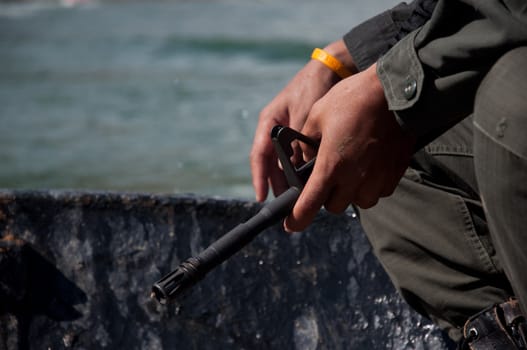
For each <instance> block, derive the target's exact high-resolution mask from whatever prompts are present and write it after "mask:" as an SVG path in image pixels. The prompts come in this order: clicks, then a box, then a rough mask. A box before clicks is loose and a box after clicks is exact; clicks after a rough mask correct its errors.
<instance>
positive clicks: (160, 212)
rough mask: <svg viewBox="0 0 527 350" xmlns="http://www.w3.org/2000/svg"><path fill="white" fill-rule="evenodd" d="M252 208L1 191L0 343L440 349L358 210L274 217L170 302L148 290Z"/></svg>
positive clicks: (438, 336)
mask: <svg viewBox="0 0 527 350" xmlns="http://www.w3.org/2000/svg"><path fill="white" fill-rule="evenodd" d="M257 209H258V204H255V203H249V202H241V201H235V200H218V199H207V198H198V197H192V196H186V197H182V196H149V195H137V194H109V193H77V192H13V191H3V192H0V236H1V237H3V238H4V239H3V241H2V243H1V244H0V313H1V315H0V322H1V323H0V349H5V348H7V349H18V348H20V349H25V348H29V349H47V348H50V349H63V348H66V349H69V348H72V349H98V348H110V349H302V350H304V349H308V350H309V349H443V348H445V347H447V344H446V342H445V340H444V337H443V335H442V333H441V332H440V331H438V330H437V329H436V328H435V327H434V326H432V325H430V324H429V323H428V322H427V321H425V320H423V319H422V318H421V317H420V316H418V315H416V314H415V313H414V312H413V311H411V310H409V308H408V307H407V306H406V304H404V302H402V301H401V300H400V298H399V297H398V296H397V295H396V294H395V292H394V290H393V288H392V286H391V284H390V283H389V280H388V278H387V277H386V275H385V274H384V272H383V271H382V270H381V268H380V266H379V264H378V263H377V261H376V259H375V258H374V257H373V255H372V253H371V251H370V246H369V244H368V242H367V240H366V238H365V237H364V235H363V234H362V231H361V229H360V226H359V224H358V222H357V220H356V218H355V217H354V215H353V214H352V212H348V213H346V215H342V216H338V217H337V216H332V215H329V214H327V213H321V214H320V215H319V216H318V217H317V219H316V222H315V224H314V225H312V226H311V227H310V229H308V230H307V231H306V232H304V233H301V234H295V235H287V234H285V233H283V231H282V230H281V228H280V225H277V226H275V227H272V228H270V229H268V230H267V231H265V232H264V233H262V234H261V235H260V236H259V237H257V239H256V240H255V241H253V242H252V243H251V244H250V245H248V246H247V247H246V248H244V249H243V250H242V251H241V252H239V253H237V254H236V255H235V256H233V257H232V258H231V259H230V260H228V261H227V262H226V263H224V264H223V265H221V266H220V267H219V268H218V269H216V270H214V271H213V272H211V273H210V274H209V275H208V276H207V277H206V278H205V280H203V281H202V282H201V283H200V284H198V285H197V286H196V287H194V288H193V289H192V290H191V293H190V294H188V295H187V296H186V297H185V298H184V299H183V300H181V301H180V302H179V303H178V304H177V305H170V306H168V307H162V306H160V305H158V304H157V303H156V302H154V301H152V300H151V299H150V298H149V293H150V288H151V285H152V283H153V282H154V281H156V280H157V279H159V278H160V277H161V276H162V275H164V274H165V273H167V272H169V271H170V270H171V269H173V268H174V267H176V266H177V265H178V263H179V262H181V261H182V260H184V259H186V258H188V257H189V256H192V255H195V254H197V253H198V252H199V251H201V250H202V249H204V248H205V247H206V246H207V245H209V244H210V243H211V242H213V241H214V240H215V239H217V238H218V237H219V236H220V235H221V234H223V233H225V232H227V231H228V230H229V229H231V228H232V227H234V226H235V225H237V224H238V223H240V222H241V221H245V220H247V219H248V218H249V217H250V216H251V215H252V214H253V213H255V212H256V210H257ZM24 242H28V243H24ZM13 271H16V274H14V273H11V272H13Z"/></svg>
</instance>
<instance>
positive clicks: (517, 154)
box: [474, 121, 527, 161]
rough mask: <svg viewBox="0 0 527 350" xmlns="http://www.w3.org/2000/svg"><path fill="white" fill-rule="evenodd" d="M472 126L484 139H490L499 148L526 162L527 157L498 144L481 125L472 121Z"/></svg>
mask: <svg viewBox="0 0 527 350" xmlns="http://www.w3.org/2000/svg"><path fill="white" fill-rule="evenodd" d="M474 126H475V127H476V128H477V129H478V130H479V131H480V132H481V133H482V134H483V135H484V136H486V137H488V138H489V139H491V140H492V141H494V142H495V143H496V144H497V145H499V146H501V147H502V148H503V149H505V150H507V151H509V152H511V153H512V154H514V155H515V156H516V157H518V158H521V159H523V160H526V161H527V157H526V156H524V155H522V154H519V153H518V152H516V151H515V150H513V149H512V148H510V147H509V146H507V145H506V144H504V143H503V142H500V141H499V140H498V139H496V138H495V137H494V136H492V135H491V134H489V133H488V132H487V131H486V130H485V129H483V127H482V126H481V125H479V124H478V123H477V122H476V121H474Z"/></svg>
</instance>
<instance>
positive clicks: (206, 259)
mask: <svg viewBox="0 0 527 350" xmlns="http://www.w3.org/2000/svg"><path fill="white" fill-rule="evenodd" d="M299 195H300V189H298V188H297V187H290V188H289V189H288V190H287V191H286V192H284V193H282V194H281V195H280V196H278V197H276V198H275V199H274V200H272V201H270V202H269V203H267V204H266V205H265V206H264V207H263V208H262V209H260V211H259V212H258V213H257V214H256V215H254V216H253V217H251V218H250V219H249V220H247V222H245V223H241V224H239V225H238V226H236V227H235V228H234V229H232V230H231V231H229V232H228V233H226V234H225V235H223V236H222V237H220V238H219V239H218V240H217V241H215V242H214V243H212V244H211V245H210V246H209V247H207V248H206V249H205V250H204V251H202V252H201V253H200V254H199V255H198V256H196V257H192V258H189V259H188V260H186V261H184V262H183V263H181V264H180V265H179V266H178V267H177V269H176V270H174V271H172V272H170V273H169V274H167V275H165V276H164V277H163V278H161V279H160V280H159V281H157V282H156V283H155V284H154V285H153V286H152V297H154V298H156V299H157V300H158V301H159V302H160V303H161V304H166V303H168V302H170V301H173V300H174V299H176V298H177V297H178V296H179V295H181V293H183V292H184V291H185V290H187V289H189V288H191V287H192V286H193V285H194V284H196V283H197V282H198V281H199V280H201V279H202V278H203V277H205V275H206V274H207V273H208V272H209V271H210V270H212V269H213V268H215V267H216V266H218V265H220V264H221V263H223V262H224V261H225V260H227V259H228V258H230V257H231V256H232V255H233V254H234V253H236V252H237V251H239V250H240V249H242V248H243V247H244V246H245V245H247V244H248V243H249V242H251V241H252V240H253V239H254V238H255V237H256V236H257V235H258V234H259V233H260V232H262V231H263V230H264V229H266V228H267V227H269V226H271V225H273V224H275V223H276V222H278V221H279V220H281V219H283V218H285V217H286V216H287V215H288V214H289V213H290V212H291V210H292V209H293V206H294V205H295V203H296V201H297V199H298V197H299Z"/></svg>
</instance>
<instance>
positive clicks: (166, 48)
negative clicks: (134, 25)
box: [155, 36, 314, 61]
mask: <svg viewBox="0 0 527 350" xmlns="http://www.w3.org/2000/svg"><path fill="white" fill-rule="evenodd" d="M313 46H314V44H313V43H311V42H301V41H293V40H286V39H284V40H274V39H244V38H229V37H210V38H187V37H180V36H171V37H169V38H167V39H166V40H165V41H164V43H162V44H161V45H160V47H159V48H158V49H156V50H155V54H156V55H159V56H162V57H166V56H171V55H174V54H176V53H178V52H182V50H183V51H184V52H186V53H187V54H188V53H189V52H195V53H207V54H215V55H226V56H233V55H249V56H252V57H255V58H258V59H263V60H272V61H274V60H276V61H283V60H292V61H297V60H305V59H306V57H307V56H308V55H309V54H310V53H311V50H313Z"/></svg>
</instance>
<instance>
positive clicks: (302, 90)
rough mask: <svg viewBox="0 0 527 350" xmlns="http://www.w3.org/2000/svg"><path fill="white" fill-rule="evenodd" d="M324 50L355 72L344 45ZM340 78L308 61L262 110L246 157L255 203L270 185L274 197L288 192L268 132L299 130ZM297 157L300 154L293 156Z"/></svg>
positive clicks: (340, 43)
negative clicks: (319, 101)
mask: <svg viewBox="0 0 527 350" xmlns="http://www.w3.org/2000/svg"><path fill="white" fill-rule="evenodd" d="M325 50H326V51H327V52H329V53H331V54H332V55H333V56H335V57H337V58H338V59H339V60H340V61H341V62H342V63H343V64H344V65H346V66H347V67H348V69H350V70H351V71H353V72H355V71H356V68H355V65H354V64H353V61H352V59H351V56H350V55H349V53H348V51H347V49H346V47H345V45H344V42H343V41H342V40H339V41H337V42H334V43H332V44H330V45H328V46H327V47H326V48H325ZM339 80H340V78H339V77H338V76H337V75H336V74H335V73H334V72H333V71H331V70H330V69H328V68H327V67H326V66H324V65H323V64H322V63H321V62H318V61H314V60H312V61H309V62H308V63H307V64H306V65H305V66H304V67H303V68H302V69H301V70H300V71H299V72H298V73H297V74H296V75H295V76H294V77H293V79H292V80H291V81H290V82H289V83H288V84H287V86H286V87H285V88H284V89H283V90H282V91H281V92H280V93H279V94H278V95H277V96H276V97H275V98H274V99H273V100H272V101H271V102H270V103H269V104H268V105H267V106H266V107H265V108H264V109H263V110H262V112H261V113H260V117H259V121H258V125H257V128H256V132H255V136H254V140H253V146H252V150H251V155H250V161H251V172H252V179H253V187H254V189H255V192H256V200H258V201H260V202H261V201H264V200H265V198H266V197H267V193H268V191H269V184H270V185H271V187H272V189H273V192H274V194H275V195H279V194H280V193H282V192H283V191H285V190H286V189H287V188H288V185H287V182H286V180H285V177H284V175H283V172H282V170H281V169H280V168H279V167H278V158H277V156H276V154H275V151H274V149H273V146H272V142H271V138H270V132H271V129H272V128H273V127H274V126H275V125H283V126H288V127H290V128H292V129H295V130H300V129H301V128H302V127H303V125H304V123H305V120H306V118H307V115H308V113H309V111H310V110H311V107H312V106H313V104H314V103H315V102H316V101H317V100H318V99H320V98H321V97H322V96H324V95H325V94H326V92H328V91H329V89H330V88H331V87H332V86H333V85H335V84H336V83H337V82H338V81H339ZM297 153H298V154H300V152H297Z"/></svg>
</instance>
